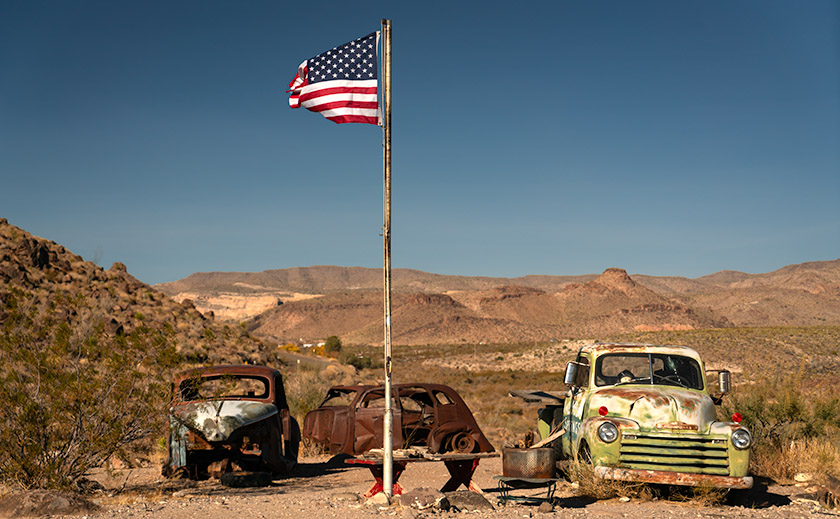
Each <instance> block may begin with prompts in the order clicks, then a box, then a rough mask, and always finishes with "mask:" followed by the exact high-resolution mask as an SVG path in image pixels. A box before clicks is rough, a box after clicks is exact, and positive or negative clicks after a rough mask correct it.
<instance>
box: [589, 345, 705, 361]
mask: <svg viewBox="0 0 840 519" xmlns="http://www.w3.org/2000/svg"><path fill="white" fill-rule="evenodd" d="M651 350H655V351H656V352H668V353H675V354H678V355H685V356H686V357H693V358H696V359H699V358H700V355H699V354H698V353H697V352H696V351H695V350H693V349H692V348H689V347H688V346H677V345H673V344H646V343H634V342H596V343H593V344H587V345H586V346H583V347H581V349H580V351H581V352H582V353H593V354H595V355H600V354H602V353H635V352H640V353H650V352H651Z"/></svg>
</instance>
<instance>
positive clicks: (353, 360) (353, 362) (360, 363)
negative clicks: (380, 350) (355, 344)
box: [338, 352, 373, 370]
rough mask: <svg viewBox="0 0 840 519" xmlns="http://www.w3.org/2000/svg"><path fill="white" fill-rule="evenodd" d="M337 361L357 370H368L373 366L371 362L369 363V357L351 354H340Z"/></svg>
mask: <svg viewBox="0 0 840 519" xmlns="http://www.w3.org/2000/svg"><path fill="white" fill-rule="evenodd" d="M338 360H339V362H341V363H342V364H348V365H350V366H353V367H354V368H356V369H357V370H362V369H369V368H370V367H371V366H372V365H373V361H371V359H370V357H366V356H364V355H362V354H356V353H351V352H342V353H341V355H340V356H339V358H338Z"/></svg>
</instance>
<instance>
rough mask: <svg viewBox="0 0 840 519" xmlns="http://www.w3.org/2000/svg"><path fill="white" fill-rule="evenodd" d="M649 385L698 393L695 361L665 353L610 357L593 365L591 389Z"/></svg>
mask: <svg viewBox="0 0 840 519" xmlns="http://www.w3.org/2000/svg"><path fill="white" fill-rule="evenodd" d="M621 384H651V385H663V386H676V387H684V388H686V389H697V390H702V389H703V387H704V384H705V381H704V377H703V372H702V370H701V369H700V364H699V363H698V362H697V360H695V359H693V358H691V357H686V356H683V355H676V354H667V353H610V354H606V355H601V356H600V357H598V359H597V361H596V363H595V385H596V386H611V385H621Z"/></svg>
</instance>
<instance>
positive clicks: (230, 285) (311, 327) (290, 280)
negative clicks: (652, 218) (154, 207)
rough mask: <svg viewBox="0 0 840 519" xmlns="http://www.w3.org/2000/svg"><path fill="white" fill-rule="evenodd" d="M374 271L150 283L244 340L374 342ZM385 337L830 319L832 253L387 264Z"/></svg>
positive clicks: (377, 303) (434, 339)
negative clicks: (475, 273)
mask: <svg viewBox="0 0 840 519" xmlns="http://www.w3.org/2000/svg"><path fill="white" fill-rule="evenodd" d="M381 285H382V272H381V270H379V269H367V268H361V267H334V266H316V267H300V268H291V269H283V270H269V271H265V272H258V273H241V272H212V273H197V274H193V275H191V276H189V277H187V278H184V279H181V280H179V281H175V282H172V283H165V284H161V285H157V286H156V288H158V289H159V290H161V291H163V292H164V293H166V294H168V295H170V296H172V297H173V298H175V299H177V300H182V301H183V300H187V299H188V300H190V304H194V305H195V307H196V308H198V309H199V310H201V311H202V312H205V313H206V314H208V315H209V314H210V313H213V314H215V316H216V318H218V319H231V320H235V321H247V322H248V328H249V330H250V331H252V332H253V333H254V334H255V335H261V336H266V337H270V338H272V339H274V340H277V341H282V342H285V341H291V342H300V341H304V342H307V341H313V340H317V339H318V338H324V337H326V336H329V335H338V336H340V337H341V338H342V340H343V341H345V342H346V343H350V344H380V343H381V341H382V327H383V309H382V295H381ZM392 285H393V292H394V295H393V298H392V313H393V320H392V323H393V329H392V332H393V341H394V343H395V344H407V345H412V344H439V343H449V344H451V343H462V342H463V343H479V342H487V343H513V342H528V341H551V340H560V339H564V338H576V337H596V338H597V337H599V336H606V335H612V334H616V333H623V332H633V331H648V330H680V329H683V330H687V329H697V328H721V327H731V326H782V325H797V326H811V325H824V324H840V260H833V261H819V262H810V263H803V264H799V265H790V266H787V267H784V268H781V269H779V270H776V271H774V272H769V273H765V274H746V273H743V272H734V271H722V272H718V273H715V274H712V275H709V276H703V277H700V278H696V279H689V278H683V277H657V276H647V275H633V276H629V275H628V274H627V273H626V272H625V271H624V270H622V269H619V268H611V269H607V270H606V271H604V272H603V273H602V274H600V275H595V274H587V275H580V276H548V275H532V276H524V277H519V278H490V277H469V276H445V275H439V274H430V273H426V272H421V271H417V270H409V269H395V270H394V271H393V283H392Z"/></svg>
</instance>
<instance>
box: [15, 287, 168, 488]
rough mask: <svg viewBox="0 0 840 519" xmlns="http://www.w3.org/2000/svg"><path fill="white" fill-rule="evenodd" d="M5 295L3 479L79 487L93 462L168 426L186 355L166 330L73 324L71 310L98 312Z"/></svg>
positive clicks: (80, 304) (76, 304) (65, 301)
mask: <svg viewBox="0 0 840 519" xmlns="http://www.w3.org/2000/svg"><path fill="white" fill-rule="evenodd" d="M0 300H2V301H3V304H2V307H0V317H2V319H0V320H2V329H0V480H2V481H3V482H4V483H6V484H17V485H18V486H21V487H25V488H65V489H66V488H73V487H74V484H75V483H76V482H77V481H78V480H79V478H81V477H82V476H83V475H84V474H85V473H86V472H87V471H88V470H89V469H90V468H93V467H96V466H99V465H101V464H102V463H104V462H105V461H106V460H107V459H108V458H110V457H111V456H122V457H125V456H127V449H128V448H129V446H131V447H132V448H134V447H135V446H136V442H137V441H138V440H141V439H144V438H146V437H148V436H149V435H150V434H152V433H153V432H155V431H156V430H157V432H159V433H160V428H161V427H162V425H163V420H162V413H163V411H162V409H163V407H164V405H163V404H164V402H165V401H166V398H167V393H168V384H167V383H166V382H165V381H167V380H168V379H169V378H170V377H169V374H170V373H171V369H172V368H173V367H174V365H175V364H176V362H177V360H178V359H177V356H176V354H175V351H174V348H172V346H171V345H170V344H169V343H168V341H167V337H166V336H165V335H164V334H162V333H160V332H157V331H155V330H152V329H149V328H144V327H140V328H137V329H136V330H134V331H133V332H132V333H131V334H129V335H127V336H126V335H119V336H108V335H106V334H104V333H103V326H102V324H101V323H96V322H95V321H93V320H77V321H75V322H76V323H83V324H75V325H73V326H71V325H70V324H68V320H67V318H66V317H63V318H62V316H66V315H67V313H70V314H72V313H74V312H75V313H78V314H86V313H88V311H89V310H90V309H89V308H88V307H87V306H86V304H85V301H84V300H82V299H81V298H75V299H73V298H68V297H65V296H62V295H61V294H58V295H57V296H54V297H53V300H52V302H51V303H44V302H39V300H38V299H37V298H35V297H32V295H31V294H27V293H25V292H23V291H20V290H11V291H9V292H5V293H4V294H3V298H2V299H0ZM57 308H60V309H61V311H58V310H57ZM59 314H61V315H59Z"/></svg>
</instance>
